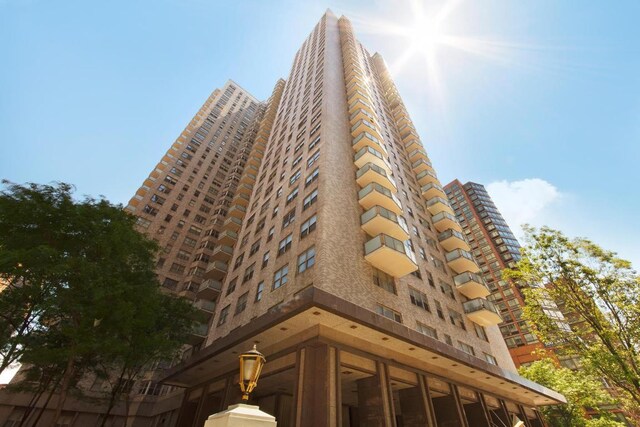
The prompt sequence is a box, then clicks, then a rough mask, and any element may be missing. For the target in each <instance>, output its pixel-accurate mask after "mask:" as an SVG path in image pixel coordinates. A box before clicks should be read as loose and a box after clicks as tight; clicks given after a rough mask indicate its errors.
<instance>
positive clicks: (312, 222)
mask: <svg viewBox="0 0 640 427" xmlns="http://www.w3.org/2000/svg"><path fill="white" fill-rule="evenodd" d="M316 221H317V217H316V215H314V216H312V217H311V218H309V219H308V220H306V221H305V222H304V223H302V225H301V226H300V238H301V239H302V238H305V237H307V236H308V235H309V234H311V232H313V230H315V229H316Z"/></svg>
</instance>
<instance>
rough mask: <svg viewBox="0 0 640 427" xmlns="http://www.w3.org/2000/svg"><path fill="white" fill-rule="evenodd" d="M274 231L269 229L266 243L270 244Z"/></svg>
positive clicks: (273, 228) (274, 229) (272, 228)
mask: <svg viewBox="0 0 640 427" xmlns="http://www.w3.org/2000/svg"><path fill="white" fill-rule="evenodd" d="M275 231H276V228H275V227H271V228H270V229H269V235H268V236H267V242H270V241H271V239H273V233H274V232H275Z"/></svg>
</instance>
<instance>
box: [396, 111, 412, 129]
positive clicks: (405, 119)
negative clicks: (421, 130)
mask: <svg viewBox="0 0 640 427" xmlns="http://www.w3.org/2000/svg"><path fill="white" fill-rule="evenodd" d="M396 124H397V125H398V127H399V128H400V127H402V126H404V125H408V124H411V121H410V120H409V116H408V115H407V114H406V113H405V114H402V115H400V117H399V118H398V119H397V121H396Z"/></svg>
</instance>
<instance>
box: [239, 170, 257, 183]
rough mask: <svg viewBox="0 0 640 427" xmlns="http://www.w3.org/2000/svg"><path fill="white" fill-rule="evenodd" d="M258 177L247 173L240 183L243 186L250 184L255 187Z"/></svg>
mask: <svg viewBox="0 0 640 427" xmlns="http://www.w3.org/2000/svg"><path fill="white" fill-rule="evenodd" d="M256 179H257V178H256V176H255V175H254V174H252V173H245V174H243V175H242V177H241V178H240V183H241V184H249V185H253V184H255V183H256Z"/></svg>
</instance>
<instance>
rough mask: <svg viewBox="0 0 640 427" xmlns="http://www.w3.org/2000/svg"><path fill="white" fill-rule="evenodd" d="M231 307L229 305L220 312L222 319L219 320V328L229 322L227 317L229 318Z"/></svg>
mask: <svg viewBox="0 0 640 427" xmlns="http://www.w3.org/2000/svg"><path fill="white" fill-rule="evenodd" d="M230 307H231V305H227V306H226V307H225V308H223V309H222V310H220V318H219V319H218V326H220V325H224V324H225V322H226V321H227V316H229V308H230Z"/></svg>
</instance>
